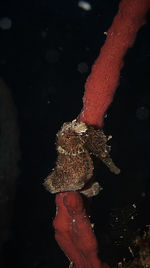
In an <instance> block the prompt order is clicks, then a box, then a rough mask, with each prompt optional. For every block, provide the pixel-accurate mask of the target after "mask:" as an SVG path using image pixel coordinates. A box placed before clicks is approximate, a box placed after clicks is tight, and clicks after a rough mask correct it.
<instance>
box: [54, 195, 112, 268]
mask: <svg viewBox="0 0 150 268" xmlns="http://www.w3.org/2000/svg"><path fill="white" fill-rule="evenodd" d="M56 205H57V214H56V218H55V219H54V222H53V225H54V227H55V238H56V240H57V242H58V244H59V246H60V247H61V248H62V250H63V251H64V252H65V254H66V255H67V256H68V257H69V259H70V260H71V262H72V265H73V268H84V267H86V268H109V266H108V265H107V264H102V262H101V261H100V259H99V258H98V244H97V241H96V237H95V235H94V232H93V230H92V227H91V223H90V221H89V217H88V215H87V212H86V209H85V206H84V203H83V199H82V196H81V194H80V193H78V192H65V193H59V194H57V196H56Z"/></svg>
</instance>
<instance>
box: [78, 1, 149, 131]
mask: <svg viewBox="0 0 150 268" xmlns="http://www.w3.org/2000/svg"><path fill="white" fill-rule="evenodd" d="M149 8H150V0H123V1H122V2H121V3H120V5H119V10H118V13H117V15H116V16H115V18H114V20H113V23H112V26H111V27H110V29H109V30H108V32H107V39H106V41H105V44H104V45H103V47H102V48H101V51H100V55H99V56H98V58H97V60H96V61H95V63H94V65H93V67H92V71H91V74H90V75H89V77H88V79H87V81H86V84H85V94H84V98H83V110H82V112H81V114H80V115H79V121H82V122H85V123H87V124H88V125H94V126H97V127H102V126H103V120H104V115H105V113H106V110H107V108H108V106H109V105H110V103H111V102H112V100H113V96H114V93H115V90H116V88H117V86H118V84H119V77H120V70H121V69H122V67H123V64H124V62H123V58H124V55H125V53H126V52H127V49H128V48H130V47H131V46H132V45H133V43H134V40H135V38H136V34H137V31H138V30H139V29H140V28H141V26H142V25H143V24H144V23H145V19H146V13H147V11H148V9H149Z"/></svg>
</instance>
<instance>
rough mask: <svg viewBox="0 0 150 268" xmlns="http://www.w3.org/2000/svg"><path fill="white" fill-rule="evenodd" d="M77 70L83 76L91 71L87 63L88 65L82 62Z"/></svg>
mask: <svg viewBox="0 0 150 268" xmlns="http://www.w3.org/2000/svg"><path fill="white" fill-rule="evenodd" d="M77 70H78V71H79V72H80V73H81V74H84V73H87V72H88V70H89V68H88V65H87V63H86V62H80V63H79V64H78V67H77Z"/></svg>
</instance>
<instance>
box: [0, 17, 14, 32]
mask: <svg viewBox="0 0 150 268" xmlns="http://www.w3.org/2000/svg"><path fill="white" fill-rule="evenodd" d="M11 27H12V21H11V19H10V18H8V17H3V18H1V19H0V28H1V29H2V30H9V29H10V28H11Z"/></svg>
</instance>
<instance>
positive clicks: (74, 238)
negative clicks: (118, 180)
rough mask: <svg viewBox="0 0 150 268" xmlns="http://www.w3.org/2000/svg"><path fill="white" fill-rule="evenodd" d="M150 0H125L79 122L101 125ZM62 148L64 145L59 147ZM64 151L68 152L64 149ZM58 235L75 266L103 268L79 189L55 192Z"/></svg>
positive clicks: (89, 85)
mask: <svg viewBox="0 0 150 268" xmlns="http://www.w3.org/2000/svg"><path fill="white" fill-rule="evenodd" d="M149 8H150V0H122V2H121V3H120V5H119V10H118V13H117V15H116V17H115V18H114V21H113V23H112V26H111V27H110V29H109V30H108V34H107V39H106V42H105V44H104V46H103V47H102V49H101V52H100V55H99V56H98V58H97V60H96V62H95V64H94V65H93V67H92V72H91V74H90V75H89V77H88V79H87V82H86V84H85V94H84V99H83V102H84V105H83V110H82V112H81V114H80V115H79V118H78V121H79V122H84V123H86V124H87V125H93V126H96V127H99V128H101V127H102V126H103V120H104V115H105V112H106V110H107V108H108V106H109V105H110V103H111V102H112V99H113V95H114V93H115V90H116V88H117V86H118V83H119V76H120V70H121V68H122V67H123V57H124V55H125V53H126V51H127V49H128V48H129V47H131V46H132V45H133V42H134V40H135V37H136V34H137V31H138V30H139V28H140V27H141V26H142V25H143V24H144V23H145V18H146V13H147V11H148V9H149ZM60 149H61V150H63V149H62V148H60ZM64 152H65V151H64ZM56 206H57V213H56V218H55V220H54V227H55V237H56V240H57V241H58V243H59V245H60V247H61V248H62V250H63V251H64V253H65V254H66V255H67V256H68V258H69V259H70V261H71V263H73V264H72V265H71V266H70V267H74V268H104V267H108V266H107V265H104V264H102V262H101V261H100V259H99V258H98V255H97V253H98V245H97V241H96V238H95V235H94V233H93V230H92V227H91V224H90V221H89V217H88V215H87V213H86V210H85V208H84V204H83V199H82V196H81V194H80V193H79V192H64V193H58V194H57V195H56Z"/></svg>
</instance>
